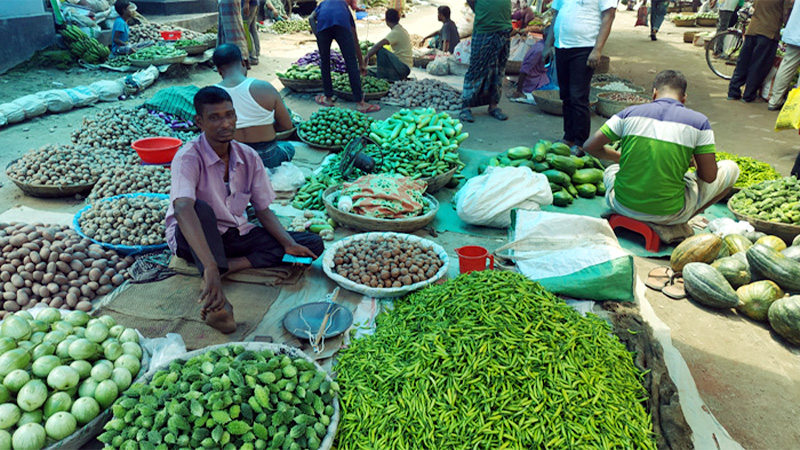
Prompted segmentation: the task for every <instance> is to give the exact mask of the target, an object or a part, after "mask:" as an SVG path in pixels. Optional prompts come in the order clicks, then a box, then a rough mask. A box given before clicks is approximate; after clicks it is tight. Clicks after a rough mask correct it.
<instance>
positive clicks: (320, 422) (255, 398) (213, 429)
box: [98, 345, 339, 450]
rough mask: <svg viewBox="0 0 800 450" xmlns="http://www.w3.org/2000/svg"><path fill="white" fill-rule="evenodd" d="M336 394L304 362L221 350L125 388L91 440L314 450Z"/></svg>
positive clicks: (130, 445)
mask: <svg viewBox="0 0 800 450" xmlns="http://www.w3.org/2000/svg"><path fill="white" fill-rule="evenodd" d="M338 389H339V386H338V385H337V383H336V382H331V381H329V380H327V379H326V376H325V372H322V371H317V370H316V368H315V366H314V364H312V363H311V362H308V361H306V360H305V359H302V358H292V357H290V356H289V355H285V354H277V355H276V354H274V353H273V352H272V351H270V350H265V351H260V352H254V351H249V350H245V349H244V347H243V346H241V345H234V346H230V347H221V348H218V349H215V350H211V351H208V352H206V353H203V354H202V355H199V356H195V357H193V358H191V359H189V360H188V361H185V362H184V361H176V362H173V363H171V364H170V365H169V368H168V369H167V370H159V371H158V372H156V373H155V374H154V375H153V378H152V380H151V381H150V382H149V384H142V383H135V384H133V385H132V386H131V387H130V388H129V389H128V390H127V391H125V393H124V394H123V395H122V396H121V397H120V398H119V399H118V400H117V401H116V402H115V403H114V405H113V406H112V407H111V410H112V412H113V413H114V418H113V419H112V420H110V421H109V422H108V423H107V424H106V425H105V430H106V431H105V432H104V433H103V434H101V435H100V436H99V437H98V439H99V440H100V442H103V443H105V444H106V448H107V449H108V448H115V449H116V448H122V449H128V448H134V449H141V448H154V449H170V448H193V449H195V448H219V449H223V450H229V449H231V450H235V449H297V450H299V449H311V450H316V449H317V448H319V447H320V445H321V443H322V440H323V438H324V436H325V435H326V434H327V433H328V428H329V426H330V424H331V421H332V420H333V415H334V406H333V405H334V396H335V395H336V392H337V391H338Z"/></svg>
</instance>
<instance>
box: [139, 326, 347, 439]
mask: <svg viewBox="0 0 800 450" xmlns="http://www.w3.org/2000/svg"><path fill="white" fill-rule="evenodd" d="M234 345H241V346H242V347H244V349H245V350H249V351H252V352H261V351H265V350H271V351H272V352H273V353H275V354H276V355H288V356H289V357H291V358H302V359H304V360H306V361H308V362H310V363H312V364H314V368H316V369H317V370H319V371H320V372H326V371H325V369H323V368H322V367H321V366H320V365H319V364H317V362H316V361H315V360H314V359H313V358H311V357H310V356H308V355H306V354H305V353H303V351H301V350H300V349H298V348H295V347H289V346H288V345H282V344H271V343H266V342H230V343H228V344H220V345H211V346H208V347H204V348H201V349H199V350H194V351H191V352H187V353H184V354H182V355H178V356H176V357H175V358H172V359H170V360H168V361H164V362H163V363H162V364H160V365H159V366H158V367H153V368H152V369H151V370H149V371H148V372H147V378H146V379H145V380H144V382H150V380H151V379H152V378H153V376H154V375H155V374H156V372H158V371H159V370H166V369H168V368H169V365H170V364H171V363H173V362H175V361H188V360H189V359H192V358H194V357H195V356H199V355H202V354H204V353H207V352H209V351H211V350H216V349H218V348H222V347H231V346H234ZM325 379H326V380H328V381H329V382H333V379H331V377H330V375H329V374H328V373H327V372H326V373H325ZM340 420H341V409H340V407H339V395H338V394H336V395H334V397H333V416H331V423H330V424H329V425H328V433H327V434H326V435H325V437H324V438H323V439H322V444H321V445H320V446H319V450H330V449H331V447H333V439H334V437H335V436H336V430H337V429H338V428H339V421H340Z"/></svg>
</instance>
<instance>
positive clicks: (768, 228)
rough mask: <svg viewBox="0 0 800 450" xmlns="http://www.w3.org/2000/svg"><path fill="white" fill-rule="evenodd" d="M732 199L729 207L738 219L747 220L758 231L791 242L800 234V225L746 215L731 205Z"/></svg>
mask: <svg viewBox="0 0 800 450" xmlns="http://www.w3.org/2000/svg"><path fill="white" fill-rule="evenodd" d="M731 200H733V199H730V200H728V209H730V210H731V212H732V213H733V215H734V217H736V218H737V219H738V220H746V221H748V222H749V223H750V225H752V226H753V228H755V229H756V231H760V232H762V233H767V234H771V235H774V236H778V237H779V238H781V239H783V240H784V241H786V242H788V243H791V242H792V240H794V238H795V237H796V236H797V235H798V234H800V225H791V224H788V223H781V222H770V221H768V220H762V219H757V218H755V217H750V216H745V215H744V214H740V213H738V212H737V211H736V210H735V209H733V207H731Z"/></svg>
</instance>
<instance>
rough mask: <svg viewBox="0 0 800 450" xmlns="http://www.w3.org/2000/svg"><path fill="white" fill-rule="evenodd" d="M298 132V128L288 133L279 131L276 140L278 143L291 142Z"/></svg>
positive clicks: (293, 128)
mask: <svg viewBox="0 0 800 450" xmlns="http://www.w3.org/2000/svg"><path fill="white" fill-rule="evenodd" d="M296 132H297V127H292V128H291V129H288V130H286V131H279V132H277V133H275V140H278V141H289V140H291V139H292V136H294V134H295V133H296Z"/></svg>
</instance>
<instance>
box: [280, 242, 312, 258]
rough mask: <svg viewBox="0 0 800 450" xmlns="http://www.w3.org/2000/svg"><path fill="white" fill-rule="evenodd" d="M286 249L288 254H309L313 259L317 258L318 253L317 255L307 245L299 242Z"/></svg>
mask: <svg viewBox="0 0 800 450" xmlns="http://www.w3.org/2000/svg"><path fill="white" fill-rule="evenodd" d="M284 251H285V252H286V254H287V255H292V256H308V257H310V258H311V259H317V255H315V254H314V252H312V251H311V250H309V249H308V248H307V247H305V246H303V245H300V244H297V243H295V244H292V245H289V246H287V247H285V248H284Z"/></svg>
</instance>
